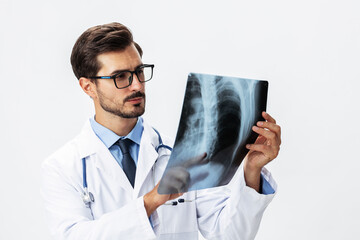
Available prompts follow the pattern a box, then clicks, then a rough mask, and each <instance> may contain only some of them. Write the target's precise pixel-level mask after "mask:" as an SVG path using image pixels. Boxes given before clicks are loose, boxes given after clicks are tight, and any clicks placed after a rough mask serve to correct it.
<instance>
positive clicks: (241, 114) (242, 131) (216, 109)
mask: <svg viewBox="0 0 360 240" xmlns="http://www.w3.org/2000/svg"><path fill="white" fill-rule="evenodd" d="M267 90H268V82H267V81H259V80H251V79H244V78H235V77H224V76H215V75H206V74H198V73H190V74H189V76H188V81H187V86H186V91H185V98H184V103H183V109H182V113H181V118H180V123H179V127H178V131H177V135H176V139H175V145H174V149H173V152H172V154H171V156H170V160H169V163H168V165H167V167H166V169H165V172H164V175H163V178H162V179H161V182H160V186H159V189H158V192H159V193H162V194H169V193H179V192H187V191H191V190H197V189H204V188H211V187H216V186H221V185H225V184H227V183H228V182H229V181H230V180H231V178H232V177H233V175H234V174H235V172H236V170H237V169H238V167H239V165H240V164H241V162H242V161H243V159H244V157H245V156H246V154H247V153H248V149H246V148H245V146H246V144H248V143H253V142H255V140H256V138H257V136H258V135H257V134H256V133H255V132H253V131H252V129H251V128H252V126H254V125H255V124H256V122H257V121H261V120H263V118H262V116H261V113H262V111H265V110H266V100H267Z"/></svg>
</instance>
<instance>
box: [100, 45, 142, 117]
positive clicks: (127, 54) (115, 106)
mask: <svg viewBox="0 0 360 240" xmlns="http://www.w3.org/2000/svg"><path fill="white" fill-rule="evenodd" d="M97 60H98V62H99V63H100V66H101V68H100V71H99V72H98V73H97V76H112V75H114V74H116V73H117V72H119V71H123V70H130V71H134V70H135V69H136V68H137V67H138V66H140V65H142V61H141V57H140V55H139V53H138V51H137V50H136V48H135V46H134V45H130V46H129V47H127V48H126V49H124V50H122V51H116V52H108V53H103V54H100V55H99V56H98V57H97ZM95 87H96V98H94V101H95V102H96V103H95V104H99V105H100V107H101V111H105V112H107V113H110V114H112V115H116V116H119V117H122V118H136V117H138V116H141V115H142V114H143V113H144V112H145V85H144V83H140V82H139V80H138V79H137V76H136V75H135V74H134V75H133V81H132V84H131V85H130V86H129V87H127V88H123V89H117V88H116V87H115V84H114V80H113V79H97V82H96V86H95ZM97 114H98V113H97Z"/></svg>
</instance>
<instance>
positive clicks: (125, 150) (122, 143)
mask: <svg viewBox="0 0 360 240" xmlns="http://www.w3.org/2000/svg"><path fill="white" fill-rule="evenodd" d="M118 143H119V147H120V149H121V152H122V154H123V155H125V154H129V145H130V139H127V138H125V139H119V141H118Z"/></svg>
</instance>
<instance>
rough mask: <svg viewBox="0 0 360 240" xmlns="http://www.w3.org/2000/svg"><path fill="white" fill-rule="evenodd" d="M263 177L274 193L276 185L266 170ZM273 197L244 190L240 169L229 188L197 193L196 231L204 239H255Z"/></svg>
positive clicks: (245, 188)
mask: <svg viewBox="0 0 360 240" xmlns="http://www.w3.org/2000/svg"><path fill="white" fill-rule="evenodd" d="M262 175H263V176H264V178H265V179H266V180H267V181H268V182H269V183H270V185H271V186H272V188H273V189H274V190H275V192H276V189H277V186H276V183H275V181H274V180H273V179H272V177H271V174H270V173H269V172H268V171H267V170H266V169H265V168H263V170H262ZM274 195H275V193H274V194H269V195H263V194H259V193H257V192H256V191H255V190H254V189H252V188H249V187H248V186H246V184H245V178H244V171H243V167H242V165H241V166H240V167H239V170H238V171H237V173H236V174H235V175H234V177H233V179H232V180H231V182H230V183H229V184H228V185H226V186H223V187H217V188H211V189H205V190H200V191H198V193H197V200H196V206H197V217H198V225H199V230H200V232H201V233H202V235H203V236H204V237H205V238H206V239H237V240H248V239H254V238H255V235H256V233H257V231H258V229H259V225H260V221H261V218H262V215H263V213H264V211H265V208H266V207H267V206H268V204H269V203H270V202H271V200H272V199H273V197H274Z"/></svg>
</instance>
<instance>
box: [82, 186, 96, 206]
mask: <svg viewBox="0 0 360 240" xmlns="http://www.w3.org/2000/svg"><path fill="white" fill-rule="evenodd" d="M82 200H83V201H84V203H85V204H89V203H93V202H95V199H94V195H93V194H92V193H91V192H88V190H87V189H86V190H85V193H84V195H83V196H82Z"/></svg>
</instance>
